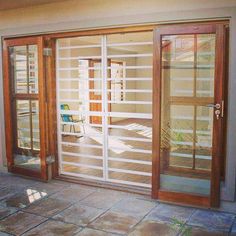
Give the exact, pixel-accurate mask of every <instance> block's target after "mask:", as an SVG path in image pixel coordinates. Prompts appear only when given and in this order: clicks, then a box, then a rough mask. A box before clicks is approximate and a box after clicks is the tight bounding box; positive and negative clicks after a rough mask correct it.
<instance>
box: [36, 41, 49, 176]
mask: <svg viewBox="0 0 236 236" xmlns="http://www.w3.org/2000/svg"><path fill="white" fill-rule="evenodd" d="M43 47H44V40H43V37H38V85H39V130H40V159H41V177H42V179H43V180H47V178H48V175H47V163H46V156H47V150H46V147H47V144H46V142H47V135H46V114H45V113H46V109H45V106H46V93H45V78H44V76H45V74H44V56H43Z"/></svg>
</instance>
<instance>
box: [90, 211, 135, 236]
mask: <svg viewBox="0 0 236 236" xmlns="http://www.w3.org/2000/svg"><path fill="white" fill-rule="evenodd" d="M138 222H139V219H138V218H134V217H133V216H129V215H126V214H122V213H118V212H112V211H108V212H106V213H105V214H104V215H102V216H100V217H99V218H97V219H96V220H95V221H94V222H92V223H91V224H89V227H91V228H94V229H98V230H102V231H106V232H110V233H117V234H127V233H128V232H129V231H130V230H131V229H132V227H134V226H135V225H136V224H137V223H138Z"/></svg>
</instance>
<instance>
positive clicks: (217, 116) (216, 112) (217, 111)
mask: <svg viewBox="0 0 236 236" xmlns="http://www.w3.org/2000/svg"><path fill="white" fill-rule="evenodd" d="M215 115H216V119H217V120H219V118H220V110H215Z"/></svg>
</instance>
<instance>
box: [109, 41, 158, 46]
mask: <svg viewBox="0 0 236 236" xmlns="http://www.w3.org/2000/svg"><path fill="white" fill-rule="evenodd" d="M135 45H138V46H139V45H153V42H149V41H147V42H132V43H108V44H107V47H117V46H135Z"/></svg>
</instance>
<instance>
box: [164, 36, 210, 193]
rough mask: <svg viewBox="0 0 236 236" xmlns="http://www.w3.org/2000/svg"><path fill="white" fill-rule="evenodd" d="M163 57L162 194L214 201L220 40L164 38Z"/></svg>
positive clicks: (208, 37) (182, 37)
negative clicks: (207, 197) (208, 197)
mask: <svg viewBox="0 0 236 236" xmlns="http://www.w3.org/2000/svg"><path fill="white" fill-rule="evenodd" d="M162 52H163V53H162V111H161V161H160V164H161V183H160V185H161V189H165V190H168V191H176V192H185V193H186V192H187V193H194V194H201V195H209V193H210V175H211V160H212V131H213V130H212V127H213V109H212V108H208V107H206V105H207V104H209V103H212V102H213V101H214V61H215V54H214V52H215V35H174V36H164V37H163V38H162ZM203 97H204V100H203V99H202V98H203Z"/></svg>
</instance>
